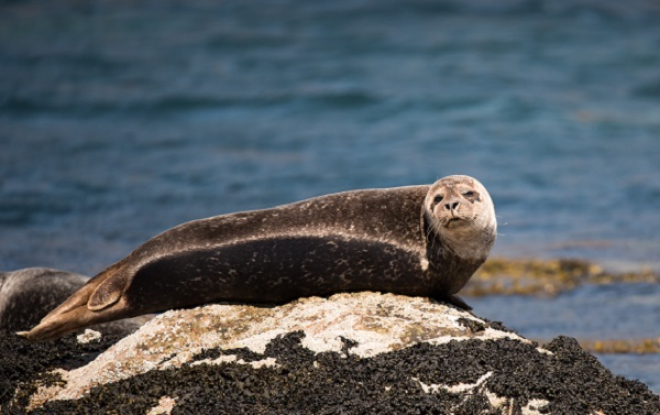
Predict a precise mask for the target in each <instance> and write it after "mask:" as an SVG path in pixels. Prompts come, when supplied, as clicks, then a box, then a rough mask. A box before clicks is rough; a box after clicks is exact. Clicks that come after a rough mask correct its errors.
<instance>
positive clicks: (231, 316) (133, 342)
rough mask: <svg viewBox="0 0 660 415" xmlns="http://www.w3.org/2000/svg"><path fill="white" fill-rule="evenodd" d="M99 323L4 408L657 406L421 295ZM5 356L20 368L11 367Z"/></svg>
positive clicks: (61, 350)
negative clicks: (138, 323) (127, 329)
mask: <svg viewBox="0 0 660 415" xmlns="http://www.w3.org/2000/svg"><path fill="white" fill-rule="evenodd" d="M94 336H95V335H94V334H93V333H88V335H87V336H85V337H84V339H85V340H86V341H87V343H79V342H77V341H76V339H75V337H74V336H71V337H67V338H65V339H63V340H60V341H57V342H54V343H53V344H52V345H51V347H52V348H53V349H52V350H54V352H51V353H55V354H57V355H58V356H59V357H57V358H56V357H55V356H48V354H47V353H45V354H44V355H45V357H44V359H46V360H48V361H43V362H42V364H41V366H38V367H34V368H33V369H32V370H31V371H30V372H29V373H23V374H22V377H21V376H19V377H20V380H21V382H19V381H14V383H10V384H8V387H10V389H11V391H10V392H9V393H6V394H4V395H3V394H0V404H1V405H3V409H7V410H9V411H13V410H22V409H25V408H26V407H29V408H33V409H34V413H49V414H50V413H97V412H99V413H104V412H107V411H109V410H112V411H114V412H117V413H142V414H144V413H150V414H162V413H172V414H174V413H232V414H235V413H251V414H253V413H328V414H329V413H367V412H368V413H439V414H444V413H465V414H472V413H475V414H476V413H483V414H499V413H503V414H504V413H506V414H509V413H521V414H540V413H553V414H573V413H580V414H601V413H602V414H618V413H622V414H623V413H631V414H632V413H635V414H644V413H648V414H657V413H660V397H658V396H656V395H654V394H652V393H651V392H649V390H648V388H646V386H645V385H643V384H642V383H639V382H636V381H629V380H625V379H623V378H621V377H615V376H613V375H612V374H611V373H610V372H609V371H608V370H607V369H605V368H604V367H603V366H602V365H600V364H599V363H598V361H597V360H596V359H595V358H594V357H593V356H591V355H589V354H588V353H586V352H584V351H583V350H582V349H581V348H580V346H579V345H578V344H577V342H576V341H575V340H573V339H570V338H566V337H560V338H557V339H555V340H553V341H552V342H550V343H549V344H547V345H545V346H543V347H539V346H538V345H537V344H535V343H533V342H531V341H529V340H527V339H524V338H522V337H520V336H518V335H517V334H516V333H514V332H512V331H510V330H507V329H506V328H505V327H503V326H502V325H501V324H499V323H492V322H489V321H487V320H485V319H481V318H478V317H476V316H474V315H472V314H470V313H467V312H464V311H460V310H457V309H455V308H452V307H448V306H445V305H443V304H438V303H434V302H432V301H430V300H428V299H425V298H411V297H405V296H397V295H391V294H385V295H380V294H377V293H356V294H338V295H334V296H332V297H330V298H328V299H322V298H318V297H314V298H305V299H301V300H298V301H295V302H292V303H289V304H286V305H283V306H279V307H272V308H269V307H252V306H238V305H233V306H232V305H208V306H205V307H198V308H194V309H188V310H176V311H169V312H167V313H164V314H162V315H160V316H157V317H156V318H154V319H152V320H151V321H149V322H148V323H146V324H145V325H144V326H143V327H141V328H140V329H139V330H138V331H136V332H135V333H133V334H131V335H129V336H127V337H125V338H123V339H121V340H119V341H117V342H116V343H115V344H113V345H111V346H110V343H112V340H111V339H108V338H107V336H105V337H101V338H96V339H94ZM21 342H22V343H21ZM17 345H18V346H17ZM2 347H3V350H1V351H2V352H3V355H4V354H5V353H6V352H8V350H7V349H9V348H11V347H14V349H13V350H9V352H13V353H17V350H18V349H22V352H23V353H28V354H29V353H32V352H33V350H32V349H31V348H33V347H46V346H43V344H29V343H25V342H24V341H22V340H20V339H18V338H13V339H12V340H11V341H8V342H6V343H5V344H2ZM94 348H97V350H96V353H100V354H99V355H98V357H95V356H92V355H93V354H94V352H93V351H92V350H94ZM62 354H64V355H65V358H64V359H63V358H62V356H61V355H62ZM94 357H95V358H94ZM76 358H77V359H78V362H77V363H76V364H71V360H72V359H74V360H75V359H76ZM92 359H93V360H92ZM1 361H2V365H0V369H1V370H2V371H3V373H4V372H6V373H7V374H8V375H10V376H13V378H16V372H17V371H18V370H19V368H17V367H14V366H11V365H10V364H8V363H7V362H6V361H5V360H1ZM61 361H64V362H65V363H66V362H68V363H66V364H64V365H63V364H60V363H57V362H61Z"/></svg>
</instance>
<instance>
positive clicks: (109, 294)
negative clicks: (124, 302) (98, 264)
mask: <svg viewBox="0 0 660 415" xmlns="http://www.w3.org/2000/svg"><path fill="white" fill-rule="evenodd" d="M123 288H124V278H107V279H106V280H105V281H103V282H102V283H101V284H99V286H98V287H96V290H94V292H93V293H92V295H91V296H90V297H89V301H88V302H87V308H88V309H90V310H91V311H100V310H103V309H104V308H107V307H110V306H111V305H113V304H114V303H116V302H117V301H119V299H120V298H121V293H122V289H123Z"/></svg>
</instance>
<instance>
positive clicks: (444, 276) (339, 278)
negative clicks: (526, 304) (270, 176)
mask: <svg viewBox="0 0 660 415" xmlns="http://www.w3.org/2000/svg"><path fill="white" fill-rule="evenodd" d="M496 233H497V222H496V219H495V210H494V207H493V202H492V200H491V198H490V195H489V194H488V192H487V191H486V189H485V188H484V186H483V185H482V184H481V183H480V182H479V181H477V180H476V179H474V178H471V177H468V176H448V177H445V178H443V179H440V180H438V181H437V182H435V183H434V184H432V185H420V186H406V187H397V188H389V189H368V190H355V191H348V192H342V193H336V194H331V195H326V196H320V197H316V198H313V199H308V200H304V201H301V202H297V203H293V204H289V205H283V206H279V207H275V208H271V209H264V210H255V211H248V212H239V213H233V214H228V215H222V216H216V217H211V218H207V219H200V220H195V221H192V222H187V223H184V224H182V225H179V226H176V227H174V228H172V229H170V230H168V231H165V232H163V233H161V234H160V235H157V236H155V237H154V238H152V239H150V240H148V241H147V242H145V243H144V244H143V245H141V246H140V247H138V248H137V249H136V250H134V251H133V252H132V253H131V254H129V255H128V256H127V257H126V258H124V259H122V260H120V261H119V262H117V263H116V264H114V265H111V266H110V267H108V268H107V269H106V270H104V271H102V272H101V273H99V274H98V275H97V276H95V277H94V278H92V279H91V280H90V281H89V282H88V283H87V284H85V286H83V287H82V288H81V289H80V290H79V291H78V292H76V293H75V294H74V295H72V296H71V297H70V298H69V299H68V300H67V301H65V302H64V303H63V304H62V305H60V306H59V307H57V308H56V309H55V310H53V311H52V312H51V313H50V314H48V315H47V316H46V317H45V318H44V319H43V320H42V321H41V322H40V323H39V324H38V325H37V326H36V327H34V328H33V329H32V330H30V331H29V332H22V333H19V335H21V336H23V337H26V338H28V339H32V340H48V339H53V338H57V337H60V336H63V335H65V334H67V333H70V332H72V331H75V330H78V329H81V328H84V327H86V326H89V325H92V324H98V323H101V322H106V321H111V320H117V319H122V318H126V317H133V316H137V315H142V314H146V313H154V312H160V311H164V310H169V309H173V308H186V307H193V306H198V305H202V304H206V303H212V302H223V303H234V304H236V303H243V304H246V303H248V304H282V303H285V302H288V301H291V300H294V299H296V298H300V297H308V296H329V295H332V294H335V293H339V292H357V291H380V292H389V293H394V294H401V295H409V296H428V297H432V298H434V299H436V300H439V301H446V302H449V303H451V304H454V305H456V306H459V307H462V308H468V309H469V307H468V306H467V305H466V304H465V303H464V302H463V301H462V300H461V299H460V298H459V297H457V296H456V295H455V294H456V293H457V292H458V291H459V290H460V289H461V288H462V287H463V286H464V285H465V283H466V282H467V281H468V279H469V278H470V277H471V276H472V274H473V273H474V272H475V271H476V270H477V268H478V267H479V266H480V265H481V264H482V263H483V262H484V261H485V260H486V258H487V256H488V253H489V252H490V249H491V248H492V246H493V244H494V242H495V238H496Z"/></svg>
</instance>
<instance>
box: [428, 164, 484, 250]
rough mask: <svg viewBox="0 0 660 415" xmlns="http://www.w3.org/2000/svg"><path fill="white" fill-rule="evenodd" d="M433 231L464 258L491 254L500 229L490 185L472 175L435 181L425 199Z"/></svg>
mask: <svg viewBox="0 0 660 415" xmlns="http://www.w3.org/2000/svg"><path fill="white" fill-rule="evenodd" d="M424 209H425V214H426V217H427V219H428V221H429V223H430V225H431V227H432V229H433V231H434V232H435V233H436V234H437V235H438V236H439V237H440V238H441V239H442V240H444V241H445V242H446V243H447V245H448V246H449V248H450V249H451V250H452V251H454V253H456V254H457V255H459V256H461V257H464V258H480V257H485V256H487V255H488V252H489V251H490V248H491V247H492V246H493V243H494V241H495V236H496V233H497V221H496V219H495V209H494V207H493V202H492V200H491V198H490V195H489V194H488V192H487V191H486V188H485V187H484V186H483V185H482V184H481V183H479V181H478V180H476V179H473V178H472V177H468V176H448V177H445V178H443V179H440V180H438V181H437V182H435V183H434V184H433V185H432V186H431V188H430V189H429V192H428V193H427V195H426V199H425V201H424Z"/></svg>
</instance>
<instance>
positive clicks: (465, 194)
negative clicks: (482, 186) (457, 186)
mask: <svg viewBox="0 0 660 415" xmlns="http://www.w3.org/2000/svg"><path fill="white" fill-rule="evenodd" d="M463 196H465V197H472V196H474V192H473V191H472V190H468V191H467V192H465V193H463Z"/></svg>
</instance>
